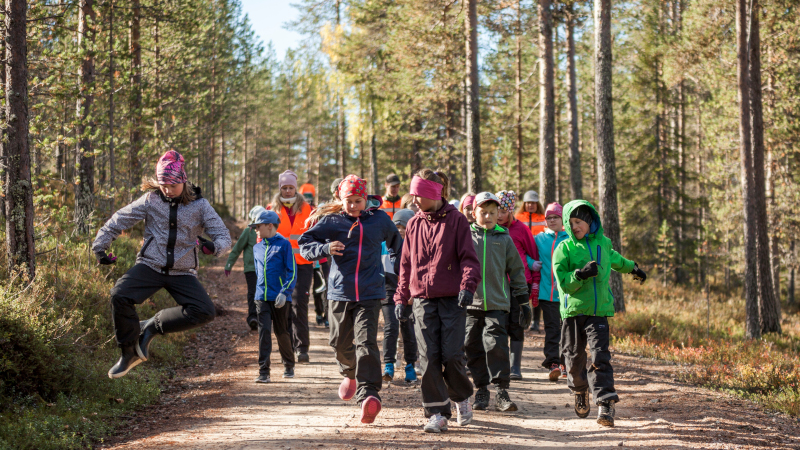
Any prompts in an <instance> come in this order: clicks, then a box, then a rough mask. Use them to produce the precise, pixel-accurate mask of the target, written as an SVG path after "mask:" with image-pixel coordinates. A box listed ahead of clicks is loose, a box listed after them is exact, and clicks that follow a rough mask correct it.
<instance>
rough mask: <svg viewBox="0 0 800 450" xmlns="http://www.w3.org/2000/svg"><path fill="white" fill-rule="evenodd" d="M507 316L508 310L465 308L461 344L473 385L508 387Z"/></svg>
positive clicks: (509, 369) (509, 367)
mask: <svg viewBox="0 0 800 450" xmlns="http://www.w3.org/2000/svg"><path fill="white" fill-rule="evenodd" d="M507 320H508V313H507V312H505V311H496V310H495V311H473V310H467V336H466V339H465V341H464V347H465V348H466V353H467V367H469V371H470V373H471V374H472V382H473V383H474V384H475V387H477V388H482V387H484V386H488V385H489V383H492V384H494V385H496V386H498V387H501V388H504V389H507V388H508V385H509V382H510V381H511V379H510V378H509V375H510V373H511V363H510V361H509V357H508V333H507V332H506V321H507Z"/></svg>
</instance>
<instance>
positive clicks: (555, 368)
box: [550, 363, 561, 381]
mask: <svg viewBox="0 0 800 450" xmlns="http://www.w3.org/2000/svg"><path fill="white" fill-rule="evenodd" d="M560 376H561V366H559V365H558V364H555V363H553V364H550V381H558V378H559V377H560Z"/></svg>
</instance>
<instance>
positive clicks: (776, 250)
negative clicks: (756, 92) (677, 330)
mask: <svg viewBox="0 0 800 450" xmlns="http://www.w3.org/2000/svg"><path fill="white" fill-rule="evenodd" d="M770 32H772V29H771V27H770V29H768V30H767V33H768V34H769V33H770ZM773 48H774V45H773V46H770V47H769V49H768V51H767V61H773V50H772V49H773ZM767 92H768V95H769V99H768V100H767V113H768V115H769V117H773V114H774V113H773V111H774V110H775V76H774V71H773V70H770V71H769V72H768V75H767ZM773 147H774V145H773V144H772V143H770V145H769V148H768V149H767V197H768V198H769V219H770V261H771V262H770V264H771V266H772V287H773V289H774V291H775V292H774V295H775V301H776V302H777V303H778V305H780V302H781V251H780V247H779V244H780V236H779V230H780V226H781V220H780V214H779V212H778V196H777V194H776V193H775V178H776V177H777V173H778V158H777V157H776V156H775V154H774V153H773Z"/></svg>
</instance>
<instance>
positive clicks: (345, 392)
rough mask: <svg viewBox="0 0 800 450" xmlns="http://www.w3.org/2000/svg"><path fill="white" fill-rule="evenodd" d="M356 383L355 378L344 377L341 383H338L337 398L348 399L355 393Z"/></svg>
mask: <svg viewBox="0 0 800 450" xmlns="http://www.w3.org/2000/svg"><path fill="white" fill-rule="evenodd" d="M357 387H358V383H356V380H354V379H352V380H351V379H350V378H347V377H344V379H343V380H342V384H340V385H339V398H340V399H342V400H350V399H351V398H353V396H354V395H356V388H357Z"/></svg>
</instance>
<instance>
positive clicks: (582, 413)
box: [575, 391, 592, 419]
mask: <svg viewBox="0 0 800 450" xmlns="http://www.w3.org/2000/svg"><path fill="white" fill-rule="evenodd" d="M591 409H592V407H591V406H589V391H585V392H576V393H575V414H577V415H578V417H580V418H581V419H585V418H586V417H589V411H591Z"/></svg>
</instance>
